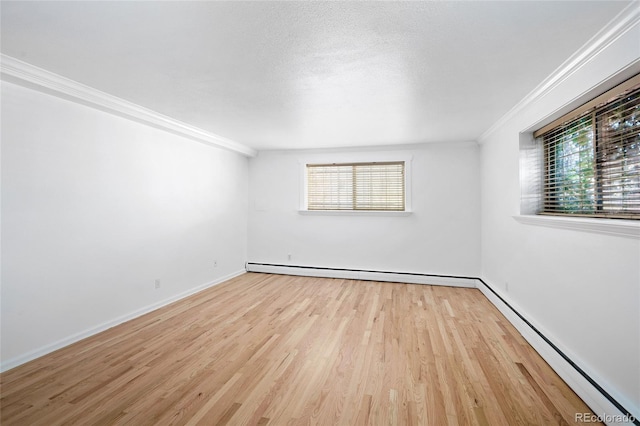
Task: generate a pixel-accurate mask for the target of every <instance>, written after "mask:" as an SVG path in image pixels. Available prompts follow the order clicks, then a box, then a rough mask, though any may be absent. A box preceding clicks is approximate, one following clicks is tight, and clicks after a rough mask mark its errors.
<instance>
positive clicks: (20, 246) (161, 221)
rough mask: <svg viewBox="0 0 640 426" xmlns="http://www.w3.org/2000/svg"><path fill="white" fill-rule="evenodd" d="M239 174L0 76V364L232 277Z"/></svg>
mask: <svg viewBox="0 0 640 426" xmlns="http://www.w3.org/2000/svg"><path fill="white" fill-rule="evenodd" d="M247 168H248V162H247V159H246V158H245V157H243V156H241V155H239V154H235V153H232V152H228V151H225V150H221V149H218V148H213V147H210V146H206V145H204V144H201V143H198V142H194V141H192V140H189V139H185V138H183V137H179V136H175V135H172V134H169V133H167V132H163V131H160V130H157V129H154V128H151V127H148V126H145V125H142V124H138V123H135V122H133V121H129V120H126V119H123V118H120V117H116V116H114V115H110V114H107V113H104V112H101V111H98V110H96V109H92V108H88V107H85V106H83V105H79V104H77V103H72V102H69V101H66V100H62V99H59V98H56V97H53V96H49V95H45V94H43V93H40V92H37V91H33V90H30V89H26V88H23V87H21V86H17V85H13V84H10V83H5V82H3V83H2V234H1V235H2V294H1V298H2V305H1V306H2V310H1V316H2V352H1V356H2V361H3V364H5V363H7V362H8V363H9V364H12V360H13V361H15V360H20V359H23V358H24V357H25V355H28V354H39V352H38V351H39V350H41V349H42V348H51V347H55V346H56V342H67V341H68V340H69V338H70V337H73V336H78V335H82V334H83V333H84V332H86V331H87V330H91V329H95V328H99V327H100V326H101V325H104V324H109V323H110V322H112V321H114V320H115V319H118V318H122V317H126V316H128V315H130V314H131V313H135V312H138V311H140V310H144V308H145V307H148V306H152V305H155V304H157V303H159V302H161V301H163V300H168V299H171V298H175V297H176V296H178V295H180V294H184V293H187V292H189V291H191V290H193V289H196V288H198V287H199V286H203V285H206V284H207V283H211V282H214V281H217V280H219V279H221V278H223V277H226V276H228V275H230V274H234V273H237V272H239V271H242V270H243V268H244V261H245V259H246V242H247V232H246V229H247V200H248V195H247V190H248V183H247V176H248V170H247ZM214 260H217V267H214ZM155 279H160V280H161V284H160V285H161V286H160V288H159V289H155V288H154V287H155V286H154V280H155ZM52 345H53V346H52Z"/></svg>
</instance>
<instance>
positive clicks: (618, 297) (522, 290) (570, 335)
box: [481, 25, 640, 416]
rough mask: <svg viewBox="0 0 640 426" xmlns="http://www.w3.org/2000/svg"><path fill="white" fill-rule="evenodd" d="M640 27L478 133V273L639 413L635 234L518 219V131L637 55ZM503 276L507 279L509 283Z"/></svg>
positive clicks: (639, 277) (639, 294) (639, 253)
mask: <svg viewBox="0 0 640 426" xmlns="http://www.w3.org/2000/svg"><path fill="white" fill-rule="evenodd" d="M638 40H640V28H639V27H638V25H636V27H635V28H634V29H633V30H632V31H629V32H627V33H626V34H625V35H624V36H622V37H620V38H618V39H616V40H615V41H614V42H613V43H611V44H610V45H608V46H607V47H606V48H605V49H604V50H603V51H601V52H600V53H599V54H598V55H597V56H596V57H595V58H593V59H591V60H590V61H588V62H587V63H585V64H584V65H583V66H582V67H581V68H580V69H579V70H578V71H576V72H575V73H573V74H571V75H570V76H568V78H566V79H565V80H564V81H562V82H561V83H560V84H559V85H558V86H557V87H555V88H554V89H553V90H551V91H550V92H548V93H547V94H546V95H544V96H542V97H539V98H537V100H535V101H534V102H533V103H530V104H528V105H526V106H525V108H524V109H522V110H521V111H520V112H519V113H517V114H516V115H515V116H513V117H512V118H511V119H510V120H508V121H506V122H505V123H503V124H502V125H501V126H499V127H497V128H496V129H495V131H493V132H492V133H490V134H488V135H487V136H486V138H484V139H483V140H482V141H481V171H482V185H481V194H482V250H481V253H482V278H483V279H484V280H485V281H486V282H487V283H488V284H489V285H491V286H492V287H494V288H495V289H496V290H497V291H499V292H500V293H501V294H502V295H503V296H504V298H505V299H506V300H507V301H508V302H510V303H512V304H514V305H515V306H518V307H519V309H520V310H521V313H522V314H523V315H524V316H525V317H526V318H528V319H529V320H531V322H532V323H533V324H534V325H536V326H537V327H538V328H539V329H540V330H541V331H542V332H543V333H544V334H545V335H546V336H547V337H548V338H550V339H551V340H552V341H553V342H554V343H555V344H556V345H557V346H559V347H560V348H561V349H562V350H563V351H564V352H565V353H566V354H567V355H569V357H570V358H572V359H573V360H574V361H575V362H576V363H577V364H578V365H579V366H580V367H582V368H583V369H584V370H585V371H586V372H587V373H588V374H589V375H590V376H591V377H593V378H594V379H595V380H596V381H597V382H598V383H599V384H600V385H602V386H603V387H604V388H605V390H607V391H608V392H609V393H610V394H611V395H612V396H614V397H615V398H616V399H617V400H618V401H619V402H620V403H622V404H623V405H624V406H625V407H626V408H627V409H629V410H631V411H632V413H634V414H635V415H636V416H639V415H640V314H639V312H640V240H638V239H633V238H630V237H617V236H609V235H603V234H597V233H591V232H584V231H574V230H562V229H553V228H548V227H541V226H533V225H526V224H521V223H518V222H516V221H515V220H514V219H513V216H514V215H518V214H519V213H520V211H519V209H520V188H519V168H518V145H519V133H520V132H522V131H525V130H527V129H531V128H532V126H534V125H535V124H536V123H539V122H541V121H543V120H545V121H548V120H546V118H547V116H549V115H551V114H552V113H554V112H556V111H560V110H561V109H566V108H564V107H565V106H567V105H570V104H574V105H575V104H579V103H580V99H579V98H582V99H584V96H583V95H585V94H587V93H588V92H590V91H591V90H592V89H593V88H596V87H597V86H599V85H600V84H601V83H602V82H604V81H607V80H608V79H609V78H610V77H611V76H614V75H616V74H617V73H619V71H620V70H623V69H625V68H628V66H630V65H631V64H633V63H634V62H635V63H636V65H635V67H636V68H637V62H638V58H639V57H640V43H639V42H638ZM507 283H508V286H507Z"/></svg>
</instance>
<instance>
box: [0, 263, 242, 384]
mask: <svg viewBox="0 0 640 426" xmlns="http://www.w3.org/2000/svg"><path fill="white" fill-rule="evenodd" d="M244 273H246V271H245V270H240V271H236V272H232V273H231V274H228V275H225V276H224V277H220V278H217V279H215V280H213V281H210V282H208V283H205V284H201V285H199V286H197V287H194V288H191V289H189V290H187V291H184V292H182V293H179V294H177V295H174V296H171V297H169V298H167V299H164V300H161V301H159V302H156V303H152V304H151V305H147V306H145V307H143V308H140V309H137V310H135V311H133V312H131V313H128V314H125V315H122V316H119V317H117V318H114V319H112V320H109V321H106V322H104V323H102V324H100V325H98V326H95V327H92V328H89V329H87V330H84V331H81V332H79V333H76V334H73V335H71V336H68V337H65V338H64V339H60V340H58V341H56V342H54V343H51V344H48V345H45V346H42V347H40V348H37V349H34V350H32V351H30V352H27V353H26V354H23V355H20V356H17V357H14V358H11V359H9V360H7V361H5V362H3V363H2V364H0V372H5V371H7V370H10V369H12V368H14V367H17V366H19V365H22V364H25V363H27V362H29V361H32V360H34V359H36V358H40V357H41V356H44V355H47V354H49V353H51V352H54V351H56V350H58V349H62V348H64V347H65V346H69V345H71V344H73V343H76V342H78V341H80V340H82V339H86V338H87V337H91V336H93V335H95V334H98V333H100V332H102V331H105V330H107V329H109V328H111V327H115V326H116V325H119V324H122V323H124V322H127V321H130V320H132V319H134V318H137V317H139V316H142V315H144V314H147V313H149V312H151V311H155V310H156V309H159V308H162V307H163V306H166V305H169V304H171V303H173V302H177V301H178V300H181V299H184V298H186V297H189V296H191V295H193V294H196V293H198V292H200V291H203V290H205V289H207V288H209V287H213V286H215V285H218V284H221V283H223V282H225V281H228V280H230V279H232V278H235V277H237V276H240V275H242V274H244Z"/></svg>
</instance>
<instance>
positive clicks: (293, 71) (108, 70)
mask: <svg viewBox="0 0 640 426" xmlns="http://www.w3.org/2000/svg"><path fill="white" fill-rule="evenodd" d="M628 4H629V2H623V1H584V2H583V1H568V2H562V1H534V2H526V1H512V2H504V1H501V2H489V1H469V2H462V1H451V2H447V1H439V2H435V1H434V2H185V1H181V2H151V1H149V2H93V1H86V2H82V1H81V2H56V1H47V2H10V1H2V3H1V6H0V7H1V25H2V27H1V35H2V42H1V50H2V53H4V54H6V55H9V56H13V57H15V58H17V59H20V60H22V61H25V62H28V63H30V64H33V65H36V66H38V67H41V68H44V69H46V70H49V71H51V72H54V73H57V74H60V75H62V76H65V77H68V78H70V79H73V80H76V81H78V82H80V83H84V84H86V85H89V86H91V87H94V88H96V89H99V90H101V91H104V92H107V93H110V94H112V95H115V96H118V97H121V98H123V99H126V100H128V101H131V102H134V103H137V104H139V105H141V106H144V107H147V108H150V109H152V110H155V111H157V112H159V113H162V114H165V115H168V116H170V117H173V118H175V119H178V120H181V121H184V122H187V123H189V124H191V125H194V126H197V127H200V128H201V129H204V130H207V131H209V132H212V133H215V134H218V135H221V136H224V137H226V138H229V139H231V140H234V141H236V142H239V143H242V144H245V145H247V146H250V147H253V148H256V149H282V148H322V147H343V146H364V145H393V144H407V143H422V142H447V141H468V140H475V139H477V138H478V136H480V135H481V134H482V133H483V132H484V131H485V130H487V129H488V128H489V127H490V126H491V125H492V124H493V123H494V122H495V121H496V120H497V119H499V118H500V117H501V116H502V115H503V114H505V113H506V112H507V111H508V110H509V109H510V108H511V107H513V106H514V105H515V104H516V103H517V102H518V101H519V100H520V99H522V98H523V97H524V96H525V95H526V94H527V93H528V92H530V91H531V90H532V89H533V88H534V87H535V86H536V85H537V84H538V83H540V82H541V81H542V80H543V79H544V78H545V77H547V76H548V75H549V74H550V73H551V72H553V71H554V69H556V68H557V67H558V66H559V65H560V64H562V62H563V61H564V60H566V59H567V58H568V57H569V56H570V55H571V54H572V53H574V52H575V51H576V50H577V49H579V48H580V47H581V46H582V45H583V44H584V43H585V42H587V41H588V40H589V38H591V37H592V36H593V35H594V34H596V33H597V32H598V30H600V29H601V28H602V27H603V26H604V25H605V24H606V23H607V22H609V21H610V20H611V19H612V18H613V17H614V16H615V15H617V14H618V13H619V12H620V11H621V10H622V9H624V8H625V7H626V6H627V5H628Z"/></svg>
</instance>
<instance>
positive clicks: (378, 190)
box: [307, 161, 405, 211]
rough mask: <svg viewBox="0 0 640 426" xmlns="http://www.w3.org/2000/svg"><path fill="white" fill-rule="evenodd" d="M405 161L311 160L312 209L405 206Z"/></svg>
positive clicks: (396, 208) (309, 198) (309, 199)
mask: <svg viewBox="0 0 640 426" xmlns="http://www.w3.org/2000/svg"><path fill="white" fill-rule="evenodd" d="M404 175H405V164H404V162H403V161H402V162H379V163H344V164H308V165H307V208H308V209H309V210H378V211H380V210H381V211H404V210H405V176H404Z"/></svg>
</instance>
